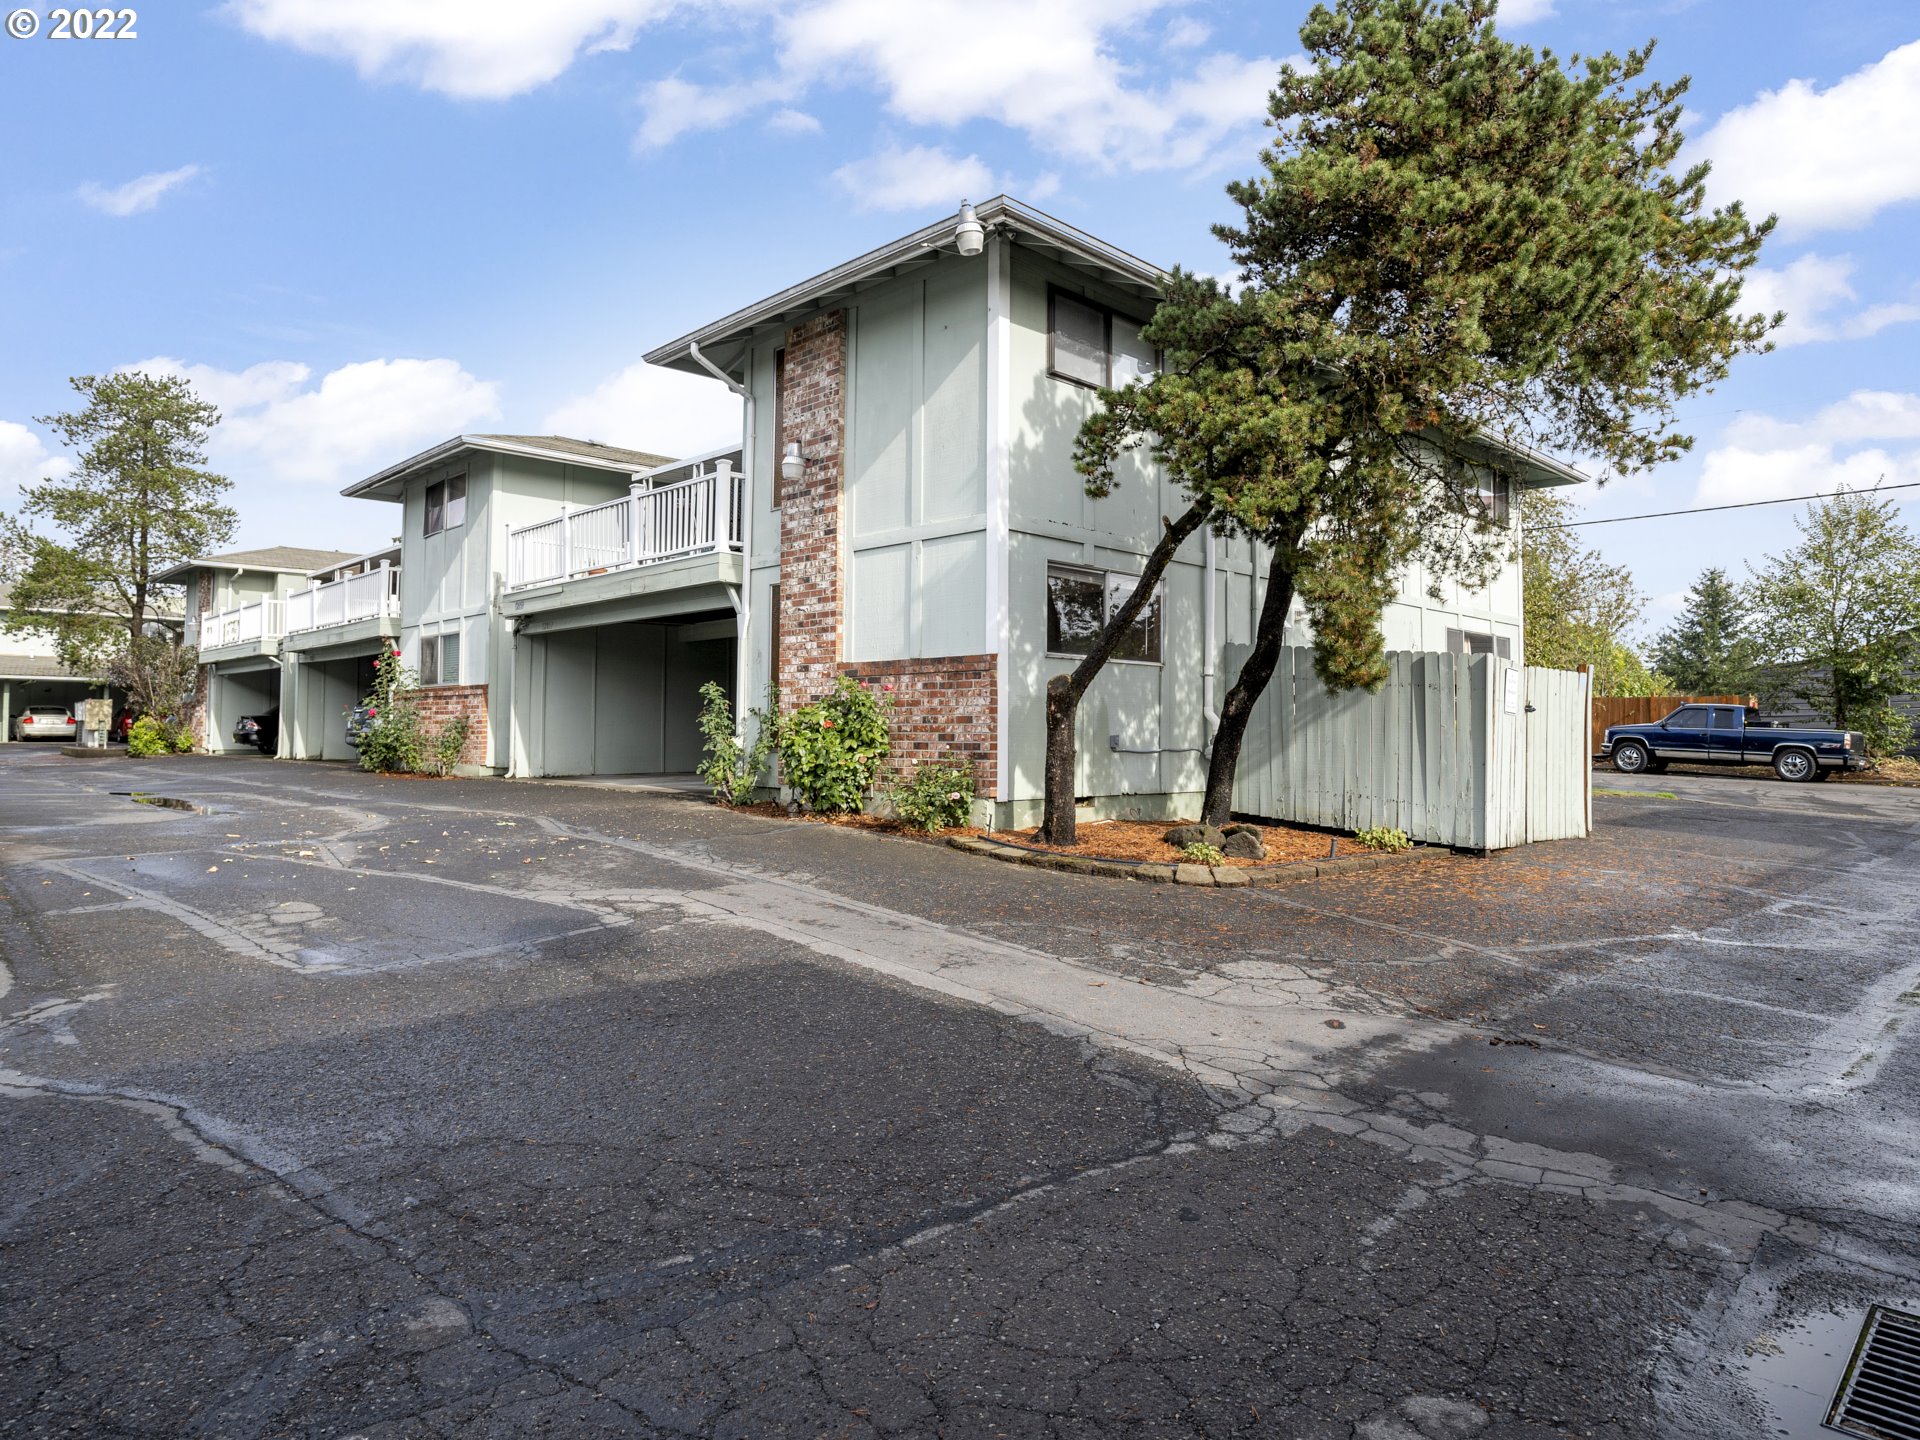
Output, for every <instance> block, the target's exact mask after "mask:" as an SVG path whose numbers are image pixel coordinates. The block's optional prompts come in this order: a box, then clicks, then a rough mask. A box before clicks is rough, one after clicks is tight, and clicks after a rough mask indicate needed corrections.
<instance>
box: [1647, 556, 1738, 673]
mask: <svg viewBox="0 0 1920 1440" xmlns="http://www.w3.org/2000/svg"><path fill="white" fill-rule="evenodd" d="M1758 658H1759V657H1758V654H1757V652H1756V648H1755V645H1754V640H1753V636H1752V635H1750V634H1749V633H1748V623H1747V614H1746V607H1745V605H1744V604H1743V603H1742V601H1741V598H1740V591H1739V589H1738V587H1737V586H1735V585H1734V583H1733V582H1732V581H1731V580H1729V579H1728V578H1727V572H1726V571H1724V570H1722V569H1720V568H1719V567H1717V566H1715V567H1712V568H1710V569H1707V570H1704V571H1702V572H1701V575H1700V578H1699V579H1698V580H1696V581H1694V582H1693V587H1692V588H1691V589H1690V590H1688V591H1687V603H1686V608H1685V609H1683V610H1682V611H1681V612H1680V616H1679V618H1678V619H1676V620H1675V621H1674V622H1673V624H1672V625H1671V626H1670V627H1669V628H1667V629H1665V630H1663V631H1661V632H1660V636H1659V638H1658V639H1657V640H1655V641H1654V645H1653V661H1654V664H1655V665H1656V666H1658V667H1659V669H1660V671H1661V673H1663V674H1665V675H1668V676H1670V677H1671V678H1672V680H1673V684H1674V686H1675V693H1676V694H1682V695H1742V694H1745V693H1747V692H1748V691H1750V690H1751V689H1752V688H1753V685H1754V668H1755V665H1756V664H1757V663H1758Z"/></svg>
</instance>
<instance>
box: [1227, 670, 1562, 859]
mask: <svg viewBox="0 0 1920 1440" xmlns="http://www.w3.org/2000/svg"><path fill="white" fill-rule="evenodd" d="M1388 660H1389V664H1390V667H1391V673H1390V675H1389V677H1388V679H1387V682H1386V683H1385V684H1384V685H1382V686H1381V687H1380V688H1379V689H1378V690H1376V691H1371V692H1369V691H1366V690H1354V691H1348V692H1345V693H1342V694H1329V693H1328V691H1327V690H1326V688H1325V687H1324V686H1322V685H1321V684H1320V681H1319V679H1318V678H1317V677H1316V676H1315V675H1314V673H1313V653H1312V651H1311V650H1308V649H1307V648H1305V647H1294V646H1288V647H1286V648H1285V649H1284V650H1283V651H1282V652H1281V657H1280V665H1279V667H1278V668H1277V669H1276V670H1275V672H1274V676H1273V681H1272V683H1271V684H1270V685H1269V686H1268V687H1267V690H1266V693H1265V694H1264V695H1263V696H1262V697H1261V699H1260V703H1259V705H1258V706H1256V707H1255V709H1254V713H1253V717H1252V720H1251V722H1250V723H1249V725H1248V727H1247V737H1246V741H1245V745H1244V748H1243V749H1242V751H1241V756H1240V766H1239V770H1238V772H1237V775H1236V777H1235V781H1234V787H1233V794H1234V809H1236V810H1238V811H1240V812H1241V813H1243V814H1248V815H1259V816H1263V817H1266V818H1268V819H1273V820H1291V821H1295V822H1297V823H1300V824H1307V825H1324V826H1327V827H1329V828H1333V829H1341V830H1359V829H1365V828H1367V827H1369V826H1375V825H1383V826H1391V827H1394V828H1396V829H1400V830H1404V831H1406V832H1407V834H1408V835H1410V836H1411V837H1412V838H1414V839H1415V840H1423V841H1426V842H1428V843H1430V844H1437V845H1451V846H1455V847H1457V848H1459V849H1465V850H1500V849H1505V848H1507V847H1508V846H1512V845H1520V844H1524V843H1526V842H1528V841H1532V840H1558V839H1565V838H1568V837H1571V836H1578V835H1585V834H1586V833H1587V832H1588V830H1589V829H1590V827H1591V820H1592V799H1591V785H1592V770H1591V766H1590V764H1589V762H1588V758H1587V754H1586V751H1585V749H1584V748H1583V746H1584V742H1585V738H1586V735H1587V733H1588V728H1589V727H1588V713H1589V706H1588V699H1589V697H1588V694H1587V677H1586V676H1584V675H1581V674H1578V673H1576V672H1574V671H1561V670H1543V669H1538V668H1529V669H1522V668H1521V667H1519V666H1516V665H1513V664H1511V663H1509V662H1508V661H1505V660H1502V659H1500V658H1499V657H1498V656H1495V655H1484V654H1482V655H1450V654H1429V653H1412V652H1403V653H1397V654H1394V655H1391V656H1389V657H1388Z"/></svg>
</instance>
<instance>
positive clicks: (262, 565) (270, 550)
mask: <svg viewBox="0 0 1920 1440" xmlns="http://www.w3.org/2000/svg"><path fill="white" fill-rule="evenodd" d="M351 559H353V552H352V551H351V550H310V549H307V548H306V547H304V546H300V545H269V546H267V547H266V549H264V550H229V551H227V552H226V553H225V554H223V555H200V556H196V557H195V558H194V559H192V560H183V561H181V562H180V564H178V565H175V566H173V567H172V568H171V569H169V570H163V571H161V572H160V573H159V574H158V575H155V576H154V577H153V578H154V579H155V580H159V581H164V582H166V583H169V584H175V583H178V582H180V581H183V580H185V579H186V577H187V575H188V573H189V572H191V571H194V570H235V571H239V570H271V571H273V572H274V573H275V574H277V575H307V574H311V573H312V572H313V571H315V570H321V569H324V568H325V567H327V566H328V565H339V564H341V563H343V562H345V561H348V560H351Z"/></svg>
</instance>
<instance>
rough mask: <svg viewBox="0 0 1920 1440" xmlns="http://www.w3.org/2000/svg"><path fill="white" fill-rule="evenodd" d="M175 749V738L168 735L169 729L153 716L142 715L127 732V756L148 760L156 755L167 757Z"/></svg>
mask: <svg viewBox="0 0 1920 1440" xmlns="http://www.w3.org/2000/svg"><path fill="white" fill-rule="evenodd" d="M172 749H173V738H172V737H171V736H170V735H168V734H167V727H166V726H164V725H162V724H161V723H160V722H159V721H158V720H156V719H154V718H153V716H151V715H142V716H141V717H140V718H139V719H138V720H136V721H134V722H133V725H132V727H131V728H130V729H129V730H128V731H127V754H129V755H138V756H139V757H140V758H141V759H143V760H144V759H147V758H148V757H150V756H154V755H165V754H167V753H168V752H169V751H171V750H172Z"/></svg>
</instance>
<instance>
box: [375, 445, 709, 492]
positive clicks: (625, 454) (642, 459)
mask: <svg viewBox="0 0 1920 1440" xmlns="http://www.w3.org/2000/svg"><path fill="white" fill-rule="evenodd" d="M463 450H485V451H489V452H491V453H493V454H496V455H525V456H529V457H531V458H532V459H535V460H558V461H560V462H561V463H562V464H565V465H592V466H595V467H597V468H599V469H602V470H616V471H618V472H619V473H620V474H622V475H631V474H633V473H634V472H636V471H639V470H654V469H658V468H659V467H660V466H662V465H671V464H672V463H673V459H674V457H673V456H671V455H655V454H652V453H651V452H649V451H646V450H628V449H625V448H624V447H622V446H619V445H602V444H601V443H600V442H599V441H597V440H575V439H573V438H572V437H570V436H566V435H456V436H454V437H453V438H452V439H451V440H445V441H442V442H441V443H440V444H438V445H435V446H434V447H433V448H432V449H430V450H422V451H421V452H420V453H419V454H418V455H412V456H409V457H408V458H407V459H405V460H402V461H401V462H400V463H399V464H397V465H389V466H388V467H387V468H386V469H384V470H382V471H381V472H380V473H379V474H377V475H369V476H368V477H367V478H366V479H364V480H359V481H356V482H354V483H353V484H351V485H349V486H347V488H346V489H344V490H342V491H341V492H340V493H341V494H342V495H352V496H357V497H362V498H368V499H374V500H398V499H399V498H400V496H401V491H402V487H403V483H404V482H405V480H406V478H407V477H408V476H409V475H411V474H413V473H414V472H415V471H417V470H424V469H427V468H428V467H429V466H433V465H438V464H440V463H441V462H442V461H444V460H450V459H452V458H453V457H454V456H455V455H458V454H460V453H461V452H462V451H463Z"/></svg>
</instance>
